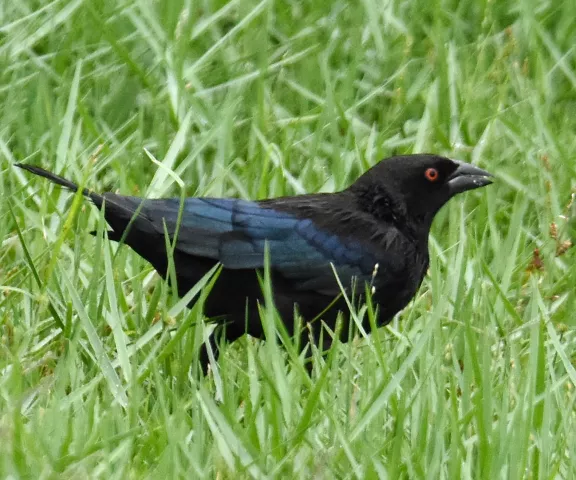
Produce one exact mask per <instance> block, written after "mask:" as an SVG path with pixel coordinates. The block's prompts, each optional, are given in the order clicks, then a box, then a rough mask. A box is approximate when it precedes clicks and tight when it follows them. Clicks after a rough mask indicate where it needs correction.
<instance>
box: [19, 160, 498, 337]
mask: <svg viewBox="0 0 576 480" xmlns="http://www.w3.org/2000/svg"><path fill="white" fill-rule="evenodd" d="M18 166H20V167H22V168H25V169H26V170H28V171H30V172H32V173H35V174H38V175H41V176H44V177H46V178H48V179H50V180H52V181H53V182H55V183H58V184H60V185H63V186H65V187H67V188H69V189H71V190H77V186H76V185H75V184H73V183H72V182H70V181H68V180H66V179H64V178H62V177H59V176H56V175H54V174H52V173H50V172H47V171H45V170H43V169H40V168H38V167H33V166H30V165H23V164H20V165H18ZM487 176H489V174H488V173H487V172H485V171H483V170H480V169H478V168H476V167H473V166H471V165H467V164H464V163H461V162H455V161H452V160H449V159H446V158H443V157H438V156H433V155H411V156H404V157H393V158H392V159H389V160H385V161H382V162H380V163H379V164H377V165H376V166H375V167H373V168H372V169H370V170H369V171H368V172H366V173H365V174H364V175H363V176H361V177H360V178H359V179H358V181H357V182H355V183H354V184H352V185H351V186H350V187H349V188H348V189H346V190H343V191H341V192H337V193H332V194H309V195H298V196H291V197H282V198H276V199H268V200H262V201H258V202H256V201H245V200H238V199H216V198H188V199H185V200H184V202H183V203H182V202H181V200H180V199H142V198H139V197H127V196H122V195H117V194H113V193H104V194H102V195H101V194H97V193H93V192H90V191H87V190H85V191H84V192H83V193H84V194H85V195H87V196H89V197H90V198H91V199H92V201H93V202H94V203H95V205H96V206H97V207H99V208H101V207H102V206H104V214H105V218H106V221H107V222H108V224H109V225H110V227H111V231H110V232H109V238H110V239H111V240H116V241H119V240H121V239H122V238H123V239H124V243H126V244H127V245H129V246H130V247H131V248H132V249H134V250H135V251H136V252H137V253H138V254H139V255H140V256H142V257H143V258H144V259H146V260H147V261H149V262H150V263H151V264H152V265H153V266H154V268H155V269H156V270H157V271H158V272H159V273H160V275H161V276H163V277H164V278H166V276H167V268H168V255H167V251H166V243H167V242H166V234H168V236H169V237H170V239H171V240H173V239H174V238H176V242H175V249H174V253H173V260H174V266H175V272H176V280H177V283H178V293H179V295H180V296H183V295H184V294H185V293H186V292H187V291H188V290H189V289H190V288H192V287H193V286H194V285H195V284H196V283H197V282H198V281H199V280H200V279H201V278H202V277H203V276H204V274H205V273H206V272H207V271H209V269H210V268H212V267H213V266H214V265H215V264H217V263H218V262H220V263H221V264H222V267H223V268H222V271H221V273H220V276H219V278H218V279H217V281H216V283H215V285H214V288H213V290H212V291H211V292H210V294H209V296H208V298H207V301H206V303H205V306H204V312H205V314H206V315H207V316H208V317H219V318H223V319H225V322H226V324H227V327H226V337H227V339H228V340H230V341H232V340H235V339H236V338H238V337H240V336H242V335H243V334H244V333H249V334H251V335H253V336H256V337H262V336H263V330H262V324H261V321H260V318H259V315H258V302H259V301H261V299H262V291H261V286H260V283H259V280H258V275H257V272H260V271H262V269H263V267H264V264H265V262H264V259H265V250H266V248H267V249H268V252H269V262H270V271H271V277H272V284H273V292H274V302H275V306H276V308H277V309H278V311H279V313H280V315H281V317H282V319H283V320H284V322H285V324H286V325H287V327H288V330H289V331H290V332H291V331H292V326H293V318H294V308H295V305H296V306H297V310H298V312H299V313H300V315H301V316H302V317H303V318H304V319H305V320H311V319H313V318H316V317H317V316H318V315H319V314H322V320H323V321H324V322H325V323H327V324H328V325H329V326H331V327H334V325H335V322H336V317H337V313H338V312H339V311H343V312H345V311H346V310H347V308H346V304H345V302H344V299H343V298H342V297H341V289H340V286H339V285H338V282H337V279H336V277H335V275H334V270H335V271H336V272H337V274H338V278H339V279H340V281H341V284H342V286H343V287H344V288H345V289H347V291H349V292H350V291H352V290H354V291H356V292H359V293H360V294H362V293H364V291H365V286H366V283H368V284H369V285H370V287H371V288H372V287H373V288H372V290H373V292H374V293H373V296H372V300H373V302H374V303H375V304H376V305H377V306H378V308H379V324H381V325H382V324H386V323H388V322H389V321H390V320H391V319H392V318H393V316H394V315H395V314H396V313H397V312H398V311H400V310H401V309H402V308H404V307H405V306H406V304H407V303H408V302H409V301H410V299H411V298H412V297H413V296H414V295H415V293H416V291H417V290H418V288H419V286H420V284H421V282H422V280H423V278H424V275H425V273H426V270H427V268H428V260H429V258H428V235H429V230H430V226H431V224H432V220H433V218H434V215H435V213H436V212H437V211H438V210H439V209H440V208H441V207H442V205H444V203H446V201H447V200H448V199H449V198H451V197H452V196H453V195H455V194H457V193H459V192H461V191H465V190H469V189H472V188H478V187H481V186H484V185H487V184H488V183H490V181H489V180H487V178H486V177H487ZM181 209H182V212H181V217H180V218H181V220H180V223H179V220H178V218H179V213H180V210H181ZM127 227H128V229H127ZM353 284H354V285H355V288H352V285H353ZM339 295H340V298H339V299H337V297H339ZM335 299H337V300H336V301H335V302H334V300H335ZM331 304H332V307H331V308H330V309H329V310H328V311H325V309H326V307H328V306H329V305H331ZM318 324H319V322H316V325H318ZM313 330H314V333H316V334H318V333H319V332H318V331H317V329H316V328H314V327H313ZM345 332H346V329H345Z"/></svg>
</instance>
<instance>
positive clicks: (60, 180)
mask: <svg viewBox="0 0 576 480" xmlns="http://www.w3.org/2000/svg"><path fill="white" fill-rule="evenodd" d="M15 166H16V167H19V168H22V169H24V170H27V171H28V172H30V173H33V174H34V175H38V176H40V177H44V178H47V179H48V180H50V181H51V182H54V183H55V184H57V185H60V186H62V187H66V188H67V189H69V190H72V191H73V192H77V191H78V185H76V184H75V183H74V182H71V181H70V180H67V179H66V178H64V177H61V176H60V175H56V174H55V173H52V172H49V171H48V170H44V169H43V168H40V167H36V166H34V165H29V164H27V163H16V164H15ZM82 194H83V195H85V196H86V197H88V198H90V199H91V200H92V201H93V202H94V203H95V204H96V206H97V207H101V206H102V203H103V201H104V197H103V196H102V195H100V194H98V193H94V192H91V191H90V190H88V189H87V188H83V189H82Z"/></svg>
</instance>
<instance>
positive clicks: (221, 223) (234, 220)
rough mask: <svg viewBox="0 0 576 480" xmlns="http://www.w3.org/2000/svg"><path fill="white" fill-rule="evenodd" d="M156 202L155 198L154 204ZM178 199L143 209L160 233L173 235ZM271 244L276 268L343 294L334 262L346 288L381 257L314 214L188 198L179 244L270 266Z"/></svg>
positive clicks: (231, 260) (307, 284)
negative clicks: (319, 223) (319, 221)
mask: <svg viewBox="0 0 576 480" xmlns="http://www.w3.org/2000/svg"><path fill="white" fill-rule="evenodd" d="M149 202H150V203H149ZM179 208H180V201H179V200H178V199H167V200H152V201H150V200H147V201H145V203H144V206H143V208H142V210H143V213H144V214H145V215H146V217H148V219H149V220H150V221H151V222H152V224H153V225H154V227H155V228H156V230H157V231H158V232H159V233H162V232H164V229H165V228H166V231H167V232H168V233H169V234H170V235H173V234H174V232H175V229H176V225H177V218H178V211H179ZM266 244H267V245H268V251H269V259H270V267H271V268H272V269H273V270H274V271H275V272H277V273H279V274H280V275H282V276H283V277H285V278H286V279H288V280H290V281H293V283H294V285H295V287H296V288H299V289H302V290H314V291H318V292H322V293H325V294H331V295H332V294H337V293H338V292H339V289H338V286H337V284H336V282H335V278H334V272H333V270H332V266H331V264H333V265H334V267H335V268H336V271H337V272H338V276H339V278H340V280H341V282H342V284H343V285H344V286H345V287H348V286H349V285H350V283H351V281H352V278H353V277H356V278H358V279H359V280H366V281H368V280H369V279H370V276H371V275H372V272H373V270H374V266H375V263H376V259H375V257H374V256H373V255H372V254H370V253H369V252H368V251H367V249H366V248H365V247H363V246H362V245H361V244H360V243H358V242H355V241H350V240H345V239H341V238H339V237H338V236H337V235H335V234H332V233H330V232H328V231H326V230H323V229H320V228H318V227H317V226H315V224H314V223H313V222H312V220H310V219H300V218H297V217H295V216H294V215H292V214H289V213H285V212H281V211H277V210H274V209H272V208H266V207H263V206H261V205H260V204H258V203H256V202H249V201H244V200H235V199H211V198H188V199H186V200H185V203H184V210H183V214H182V220H181V223H180V228H179V231H178V234H177V242H176V248H177V249H178V250H179V251H181V252H184V253H188V254H190V255H195V256H201V257H207V258H212V259H215V260H218V261H220V262H221V263H222V264H223V265H224V267H225V268H229V269H258V268H263V267H264V256H265V249H266Z"/></svg>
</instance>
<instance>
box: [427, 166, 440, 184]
mask: <svg viewBox="0 0 576 480" xmlns="http://www.w3.org/2000/svg"><path fill="white" fill-rule="evenodd" d="M424 176H425V177H426V180H428V181H430V182H436V181H437V180H438V178H439V177H440V174H439V173H438V170H436V169H435V168H428V169H427V170H426V171H425V172H424Z"/></svg>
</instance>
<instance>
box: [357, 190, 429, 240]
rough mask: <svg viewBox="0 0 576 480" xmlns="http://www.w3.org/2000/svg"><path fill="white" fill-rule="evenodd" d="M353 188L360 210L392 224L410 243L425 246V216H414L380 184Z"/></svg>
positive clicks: (426, 230) (426, 236) (426, 229)
mask: <svg viewBox="0 0 576 480" xmlns="http://www.w3.org/2000/svg"><path fill="white" fill-rule="evenodd" d="M354 190H355V191H354V195H355V197H356V198H357V201H358V206H359V207H360V209H361V210H362V211H364V212H366V213H368V214H370V215H371V216H372V217H374V218H375V219H376V220H377V221H378V222H384V223H388V224H392V225H393V226H394V227H396V229H398V230H399V231H400V232H401V233H402V234H403V235H404V236H405V237H406V238H407V239H408V240H410V241H411V242H412V243H414V244H417V245H418V246H423V247H424V248H427V245H428V232H429V230H430V225H429V224H428V223H429V222H428V221H427V219H426V218H423V217H422V218H420V217H416V218H414V216H413V215H410V214H409V212H408V210H407V209H406V206H405V205H403V204H402V203H400V202H398V201H397V200H396V199H395V198H394V195H392V193H391V192H389V191H388V190H387V189H386V188H385V187H384V186H382V185H369V186H366V187H365V188H359V189H354Z"/></svg>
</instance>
